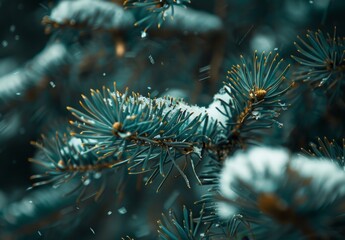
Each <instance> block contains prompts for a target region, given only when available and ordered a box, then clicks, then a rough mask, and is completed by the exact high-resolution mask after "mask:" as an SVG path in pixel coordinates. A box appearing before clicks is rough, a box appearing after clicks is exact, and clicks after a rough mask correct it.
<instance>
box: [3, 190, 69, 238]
mask: <svg viewBox="0 0 345 240" xmlns="http://www.w3.org/2000/svg"><path fill="white" fill-rule="evenodd" d="M72 186H73V184H71V185H65V186H63V187H61V188H59V189H55V188H45V189H40V190H36V191H30V192H28V194H27V195H26V196H25V197H24V198H22V199H21V200H19V201H16V202H12V203H10V204H8V205H7V206H6V207H4V208H2V209H1V210H0V225H1V228H0V238H1V239H19V238H20V239H22V237H23V236H24V238H26V237H28V236H30V235H31V236H33V235H35V236H38V234H37V232H39V230H41V229H45V228H47V227H48V226H50V225H52V224H54V225H58V223H59V222H60V221H61V222H65V223H68V222H69V223H71V222H73V221H75V218H73V217H72V215H74V214H75V207H74V206H73V203H74V201H75V196H74V195H67V196H66V194H67V193H68V192H70V191H71V189H72ZM63 196H65V197H63Z"/></svg>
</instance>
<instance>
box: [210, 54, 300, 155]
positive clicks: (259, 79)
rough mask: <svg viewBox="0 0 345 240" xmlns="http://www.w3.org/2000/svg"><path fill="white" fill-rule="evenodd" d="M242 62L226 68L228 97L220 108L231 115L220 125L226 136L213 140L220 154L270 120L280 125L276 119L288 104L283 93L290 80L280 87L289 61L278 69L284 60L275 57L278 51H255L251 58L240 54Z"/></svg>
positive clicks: (240, 143)
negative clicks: (247, 58)
mask: <svg viewBox="0 0 345 240" xmlns="http://www.w3.org/2000/svg"><path fill="white" fill-rule="evenodd" d="M241 62H242V63H241V65H236V66H233V67H232V69H231V70H230V71H229V77H228V79H229V81H228V82H227V83H225V84H226V87H225V88H224V91H225V92H226V93H227V94H228V95H229V96H231V98H230V99H229V100H227V101H222V106H223V109H219V111H220V112H221V113H222V114H223V115H224V116H231V118H229V117H228V119H227V122H226V124H225V125H223V128H224V131H225V132H226V138H225V139H223V140H222V141H220V142H219V143H216V145H217V146H216V148H217V151H218V152H219V155H220V157H221V158H223V157H224V156H227V155H228V154H229V153H230V152H232V151H233V150H234V149H236V148H237V147H240V148H241V147H243V146H244V145H245V144H246V143H247V142H250V141H255V140H256V139H257V138H259V137H260V136H261V135H262V133H263V132H262V130H263V129H266V128H270V127H271V126H272V124H277V125H278V127H282V124H281V123H279V122H278V121H277V120H276V119H277V118H278V116H279V114H280V111H282V110H285V109H286V108H287V106H288V105H287V104H286V103H285V102H284V94H285V93H286V92H287V91H288V90H289V89H290V87H291V86H292V84H293V83H289V86H285V87H283V85H284V82H285V80H286V78H285V74H286V72H287V70H288V68H289V66H290V65H288V66H286V67H285V68H283V69H281V65H282V63H283V60H282V59H281V60H279V61H278V54H276V55H274V56H273V55H272V53H269V54H267V55H266V54H265V53H264V52H263V53H262V54H261V56H258V55H257V53H256V52H255V53H254V57H253V60H252V61H249V62H248V61H246V60H245V59H244V57H243V56H241Z"/></svg>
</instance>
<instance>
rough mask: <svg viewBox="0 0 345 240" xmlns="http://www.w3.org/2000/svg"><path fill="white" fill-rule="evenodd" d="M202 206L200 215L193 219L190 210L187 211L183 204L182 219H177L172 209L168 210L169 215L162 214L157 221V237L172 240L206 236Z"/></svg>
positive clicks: (189, 239) (186, 239) (192, 239)
mask: <svg viewBox="0 0 345 240" xmlns="http://www.w3.org/2000/svg"><path fill="white" fill-rule="evenodd" d="M203 213H204V208H203V207H202V208H201V210H200V213H199V214H200V216H199V217H198V218H197V219H193V213H192V211H188V210H187V208H186V206H183V213H182V214H183V219H182V221H179V220H178V218H177V217H176V215H175V213H174V211H172V210H170V211H169V216H168V217H167V216H165V215H164V214H162V220H159V221H158V225H159V230H158V233H159V238H160V239H166V240H167V239H172V240H179V239H182V240H194V239H203V238H204V237H206V233H205V232H204V231H207V228H206V227H205V224H203Z"/></svg>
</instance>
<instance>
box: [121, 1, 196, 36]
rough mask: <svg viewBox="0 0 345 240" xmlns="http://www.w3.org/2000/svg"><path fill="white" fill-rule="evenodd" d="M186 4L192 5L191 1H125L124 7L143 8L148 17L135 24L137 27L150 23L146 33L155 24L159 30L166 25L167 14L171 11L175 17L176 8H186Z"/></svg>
mask: <svg viewBox="0 0 345 240" xmlns="http://www.w3.org/2000/svg"><path fill="white" fill-rule="evenodd" d="M186 3H190V0H181V1H176V0H163V1H157V0H149V1H145V0H144V1H143V0H125V1H124V3H123V5H124V6H125V8H133V7H134V8H142V9H144V10H145V12H146V17H144V18H142V19H141V20H139V21H137V22H136V23H135V25H136V26H138V25H141V24H143V23H144V22H146V21H148V22H149V24H148V26H147V27H146V28H145V31H146V30H147V29H149V28H150V27H151V26H152V25H153V24H157V26H158V28H160V26H161V25H162V24H163V23H164V21H165V17H166V13H167V11H168V10H170V11H171V16H172V17H173V16H174V12H175V6H183V7H184V6H185V4H186Z"/></svg>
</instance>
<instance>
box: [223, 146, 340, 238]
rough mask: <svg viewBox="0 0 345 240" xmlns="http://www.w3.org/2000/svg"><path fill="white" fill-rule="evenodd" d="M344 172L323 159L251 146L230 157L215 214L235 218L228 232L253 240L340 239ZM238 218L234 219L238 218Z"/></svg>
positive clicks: (224, 217)
mask: <svg viewBox="0 0 345 240" xmlns="http://www.w3.org/2000/svg"><path fill="white" fill-rule="evenodd" d="M344 181H345V173H344V171H343V170H342V169H340V168H339V167H338V166H337V165H335V164H333V163H332V162H330V161H328V160H319V161H316V159H308V158H306V157H301V156H290V154H289V153H288V152H286V151H285V150H283V149H269V148H253V149H251V150H250V151H248V152H238V153H236V154H235V155H234V156H233V157H232V158H229V159H228V160H227V161H226V162H225V165H224V169H223V170H222V173H221V176H220V183H219V189H220V192H219V193H220V195H218V198H219V199H218V208H217V212H218V215H219V216H220V217H221V218H222V219H224V220H225V221H229V220H231V219H232V218H233V216H234V217H235V218H236V217H237V216H238V214H239V215H240V216H241V217H240V218H241V221H242V222H243V223H245V224H246V226H243V225H242V224H241V225H238V223H236V221H233V223H234V224H235V226H233V227H232V231H233V233H234V234H235V235H236V234H244V235H247V236H250V237H253V238H254V239H268V238H269V239H326V238H332V239H341V238H342V236H343V234H344V233H343V228H342V227H341V226H344V223H345V218H344V216H345V215H344V212H345V209H344V204H343V203H344V200H345V188H344V184H343V183H344ZM237 218H238V217H237Z"/></svg>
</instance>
